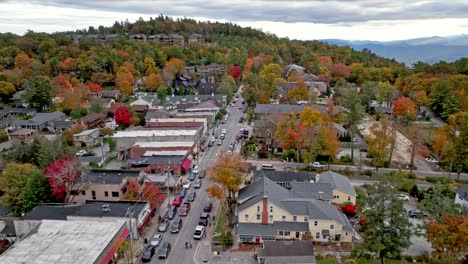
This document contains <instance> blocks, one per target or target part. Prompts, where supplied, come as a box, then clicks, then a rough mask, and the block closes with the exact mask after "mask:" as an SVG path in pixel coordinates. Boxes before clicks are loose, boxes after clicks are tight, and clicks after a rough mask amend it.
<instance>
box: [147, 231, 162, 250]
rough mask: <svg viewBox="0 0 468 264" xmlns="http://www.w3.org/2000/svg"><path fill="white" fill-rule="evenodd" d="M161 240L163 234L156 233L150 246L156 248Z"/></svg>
mask: <svg viewBox="0 0 468 264" xmlns="http://www.w3.org/2000/svg"><path fill="white" fill-rule="evenodd" d="M162 238H163V234H161V233H157V234H156V235H154V236H153V238H152V239H151V242H150V244H151V246H153V247H158V246H159V243H161V240H162Z"/></svg>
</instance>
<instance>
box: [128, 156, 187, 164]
mask: <svg viewBox="0 0 468 264" xmlns="http://www.w3.org/2000/svg"><path fill="white" fill-rule="evenodd" d="M184 157H185V156H184V155H168V156H163V155H161V156H148V157H139V158H136V159H130V160H128V161H127V163H126V165H127V166H129V167H147V166H150V165H153V164H169V163H170V164H173V165H180V164H182V161H184Z"/></svg>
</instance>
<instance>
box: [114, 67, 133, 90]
mask: <svg viewBox="0 0 468 264" xmlns="http://www.w3.org/2000/svg"><path fill="white" fill-rule="evenodd" d="M134 81H135V77H133V74H132V73H131V72H118V73H117V74H116V75H115V84H116V85H117V87H118V88H119V91H120V92H122V93H124V94H126V95H131V94H132V93H133V83H134Z"/></svg>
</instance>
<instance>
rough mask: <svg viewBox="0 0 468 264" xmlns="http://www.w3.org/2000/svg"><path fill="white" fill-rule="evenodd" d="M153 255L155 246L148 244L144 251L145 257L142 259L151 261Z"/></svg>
mask: <svg viewBox="0 0 468 264" xmlns="http://www.w3.org/2000/svg"><path fill="white" fill-rule="evenodd" d="M153 256H154V247H153V246H148V247H147V248H146V249H145V251H144V252H143V257H141V260H142V261H143V262H150V261H151V258H152V257H153Z"/></svg>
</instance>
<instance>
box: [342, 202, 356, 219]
mask: <svg viewBox="0 0 468 264" xmlns="http://www.w3.org/2000/svg"><path fill="white" fill-rule="evenodd" d="M341 209H342V210H343V213H345V215H346V216H348V217H353V216H355V215H356V206H355V205H352V204H347V205H345V206H343V207H342V208H341Z"/></svg>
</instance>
